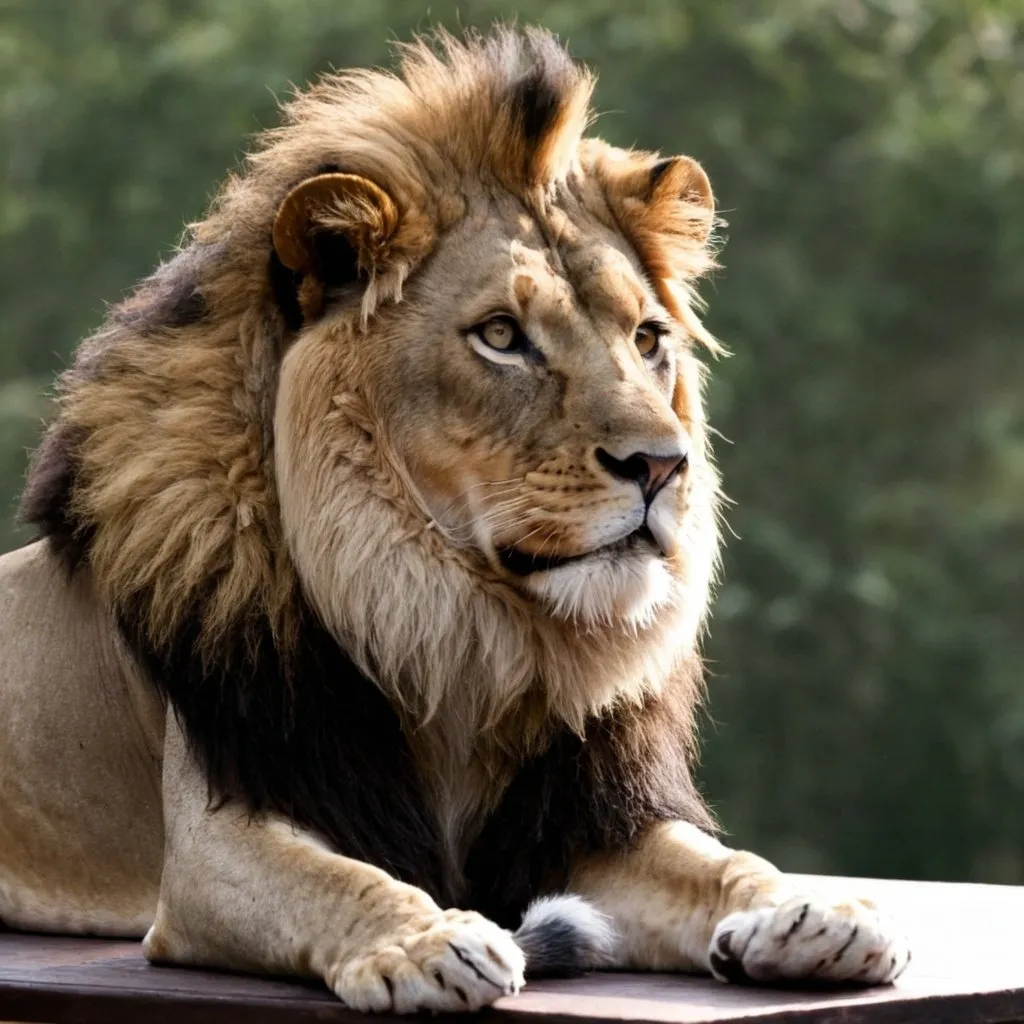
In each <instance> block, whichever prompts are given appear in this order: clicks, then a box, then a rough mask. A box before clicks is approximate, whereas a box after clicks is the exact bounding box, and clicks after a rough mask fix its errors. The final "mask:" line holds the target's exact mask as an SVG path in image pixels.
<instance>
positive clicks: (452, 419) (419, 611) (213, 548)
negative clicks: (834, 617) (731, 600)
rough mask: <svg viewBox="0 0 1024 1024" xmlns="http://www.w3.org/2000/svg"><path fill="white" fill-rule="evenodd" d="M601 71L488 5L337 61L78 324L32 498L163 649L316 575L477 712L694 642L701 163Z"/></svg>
mask: <svg viewBox="0 0 1024 1024" xmlns="http://www.w3.org/2000/svg"><path fill="white" fill-rule="evenodd" d="M591 87H592V81H591V79H590V77H589V76H588V74H587V73H586V72H585V71H583V70H582V69H580V68H579V67H578V66H576V65H575V64H574V63H573V62H572V61H571V60H570V59H569V58H568V57H567V56H566V54H565V53H564V51H563V50H562V49H561V48H560V47H559V46H558V45H557V44H556V43H555V42H554V41H553V40H552V39H551V38H550V37H549V36H547V35H546V34H544V33H541V32H531V33H527V34H526V35H525V36H521V35H519V34H517V33H514V32H512V31H506V30H503V31H499V32H497V33H495V34H493V35H491V36H489V37H487V38H475V37H473V38H470V39H468V40H467V41H465V42H460V41H456V40H455V39H453V38H451V37H449V36H446V35H440V36H438V37H437V38H436V39H435V40H434V41H433V42H432V43H428V42H418V43H416V44H414V45H412V46H410V47H408V48H406V49H404V51H403V53H402V61H401V68H400V73H399V74H398V75H397V76H391V75H387V74H384V73H380V72H348V73H342V74H338V75H332V76H329V77H327V78H325V79H324V80H323V81H321V82H320V83H319V84H318V85H316V86H315V87H313V88H312V89H311V90H309V91H308V92H306V93H305V94H303V95H300V96H299V97H298V98H297V99H295V100H294V101H293V102H292V103H291V104H290V105H289V106H288V107H287V108H286V112H285V113H286V119H285V124H284V126H283V127H281V128H279V129H277V130H274V131H271V132H269V133H267V134H266V135H265V137H264V138H263V139H262V140H261V143H260V145H259V147H258V149H257V151H256V152H255V154H254V155H253V156H251V157H250V158H249V160H248V162H247V165H246V167H245V168H244V173H242V174H240V175H239V176H237V177H233V178H232V179H231V180H230V181H229V182H228V184H227V186H226V187H225V189H224V190H223V192H222V193H221V195H220V197H219V198H218V200H217V201H216V203H215V204H214V207H213V209H212V211H211V212H210V214H209V216H208V217H207V218H206V219H205V220H203V221H201V222H200V223H198V224H195V225H193V227H192V229H191V236H190V239H189V242H188V245H187V246H186V247H185V248H184V249H183V251H182V252H181V253H180V254H179V255H178V256H177V257H175V258H174V259H173V260H171V261H170V262H169V263H168V264H166V265H165V266H164V267H163V268H161V270H159V271H158V272H157V273H156V274H155V275H154V276H153V277H152V278H150V279H149V280H148V281H146V282H144V283H143V284H142V285H141V286H140V288H139V289H138V290H137V292H136V293H135V294H134V295H133V296H132V297H131V298H130V299H128V300H127V301H126V302H125V303H123V304H121V305H120V306H119V307H116V308H115V309H114V310H113V311H112V314H111V316H110V318H109V320H108V323H107V324H106V325H105V327H104V328H103V329H102V330H101V331H100V332H99V333H98V334H97V335H96V336H95V337H94V338H93V339H91V340H90V341H89V342H88V343H86V344H85V345H84V346H83V347H82V349H81V350H80V354H79V357H78V360H77V362H76V365H75V367H74V368H73V369H72V370H71V371H70V372H69V373H68V374H67V375H65V378H64V381H63V385H62V389H61V397H60V415H59V418H58V421H57V423H56V424H55V426H54V427H53V428H52V430H51V432H50V433H49V435H48V437H47V439H46V440H45V441H44V444H43V446H42V448H41V451H40V454H39V456H38V457H37V460H36V464H35V467H34V470H33V475H32V478H31V479H30V484H29V489H28V492H27V496H26V509H27V511H28V514H29V517H30V518H32V519H34V520H36V521H37V522H40V523H41V524H42V525H43V526H44V529H45V530H46V531H47V532H48V533H50V535H51V536H52V537H53V538H54V541H55V542H56V543H58V544H63V545H64V547H65V550H67V551H68V552H69V553H70V554H71V555H72V557H73V558H84V559H85V560H86V561H87V562H88V564H89V566H90V567H91V571H92V573H93V574H94V576H95V579H96V581H97V584H98V587H99V589H100V592H101V593H102V594H103V595H104V597H105V599H106V600H107V601H109V602H110V604H111V606H112V607H113V608H114V609H115V610H116V611H117V613H118V614H119V615H120V616H121V617H122V619H123V618H124V617H125V616H129V617H131V618H132V619H133V621H135V622H136V624H137V626H138V628H139V629H141V631H142V635H144V636H145V637H146V639H147V642H148V643H151V644H152V645H153V647H154V648H155V649H157V650H159V649H161V648H162V647H170V646H173V645H175V644H177V643H180V642H181V641H180V637H181V635H182V631H183V630H185V629H186V627H187V628H188V629H189V630H192V631H193V632H194V635H195V637H196V639H195V643H196V644H197V645H198V646H199V648H200V649H201V650H202V651H203V652H204V657H205V658H206V659H207V660H210V659H215V658H216V656H217V651H218V650H219V648H220V647H221V646H223V645H224V644H225V643H226V638H227V637H231V636H236V635H250V634H252V635H255V634H256V633H258V632H259V630H260V629H262V628H263V627H264V626H266V627H267V629H268V630H269V633H268V635H270V636H272V638H273V643H274V644H275V645H277V646H279V647H280V648H281V649H282V650H285V649H287V648H288V646H289V644H293V643H297V642H300V641H299V640H297V639H296V635H295V631H296V629H297V626H296V622H298V621H299V619H300V618H301V616H299V615H298V614H297V613H296V607H297V605H298V604H299V603H301V602H302V601H308V602H309V604H310V605H311V606H312V608H313V609H314V610H315V612H316V615H317V616H318V617H319V619H320V620H321V621H322V623H323V624H324V625H325V626H326V627H327V629H328V630H329V631H330V632H331V633H332V634H333V635H334V636H335V638H336V639H337V640H338V641H339V642H340V643H341V644H342V645H343V647H344V648H345V649H346V650H347V651H349V652H350V653H351V655H352V656H353V657H354V658H355V659H356V660H357V662H358V663H359V664H360V666H361V667H362V668H363V669H364V670H365V671H366V672H367V673H368V674H370V675H371V676H373V677H374V678H376V679H377V681H378V683H379V684H380V685H381V686H382V688H383V689H385V690H386V691H387V692H389V693H391V694H392V695H393V696H394V697H395V698H396V699H397V702H398V704H400V705H401V706H402V707H404V708H405V709H407V711H409V712H410V713H411V714H413V715H414V716H415V717H416V718H417V719H419V720H422V719H424V718H427V717H429V716H430V715H431V714H432V713H434V712H435V711H436V710H437V709H438V707H439V706H441V705H442V704H443V703H444V702H445V701H450V700H452V699H455V698H453V697H452V692H453V689H460V688H461V691H462V692H461V693H460V695H459V696H458V698H457V699H458V700H459V701H460V702H462V704H464V705H466V706H472V708H473V714H474V715H475V716H476V718H477V721H478V722H480V721H486V722H490V723H494V722H496V721H497V720H498V719H500V718H501V716H502V714H503V713H504V712H505V711H506V710H507V709H508V708H509V707H510V706H512V705H513V704H514V703H515V702H516V701H517V700H518V699H519V698H521V697H523V696H524V695H526V694H534V695H536V694H537V692H538V691H540V692H542V693H543V700H542V703H543V704H544V706H545V707H546V708H548V709H549V710H554V711H556V712H558V713H559V714H560V715H561V717H562V718H563V719H565V720H567V721H580V720H582V717H583V716H584V715H585V714H587V713H589V712H591V711H593V710H594V709H595V708H600V707H604V706H607V705H608V703H609V702H610V701H612V700H614V699H615V698H616V697H617V696H620V695H622V694H628V695H632V696H636V695H638V694H640V693H643V692H651V691H656V690H657V689H658V688H659V687H660V685H661V683H662V682H663V680H664V679H665V678H667V677H668V676H669V675H671V674H672V673H673V672H674V671H678V670H679V669H680V665H682V664H684V663H689V662H690V661H691V660H692V657H693V654H694V649H695V643H696V636H697V632H698V629H699V624H700V622H701V619H702V616H703V614H704V610H705V606H706V603H707V597H708V588H709V583H710V577H711V573H712V568H713V563H714V559H715V551H716V536H715V522H714V499H715V491H716V479H715V475H714V472H713V470H712V468H711V465H710V461H709V453H708V442H707V432H706V428H705V423H704V416H703V412H702V405H701V394H700V391H701V377H702V373H701V367H700V364H699V362H698V359H697V357H696V354H695V352H694V346H700V345H703V346H705V347H711V348H713V347H714V344H713V342H712V341H711V339H710V338H709V337H708V335H707V334H706V332H705V331H704V330H703V328H702V327H701V325H700V322H699V321H698V319H697V317H696V315H695V313H694V310H693V305H694V298H693V293H692V290H691V287H692V283H693V281H694V280H695V279H696V278H697V277H698V276H699V275H700V274H702V273H703V272H705V271H706V270H707V269H708V268H709V267H710V266H711V262H712V261H711V257H710V254H709V250H708V238H709V233H710V229H711V225H712V220H713V204H712V197H711V190H710V186H709V184H708V180H707V178H706V176H705V174H704V172H703V171H702V170H701V169H700V167H699V166H698V165H697V164H696V163H694V162H693V161H692V160H689V159H687V158H686V157H677V158H671V159H662V158H660V157H659V156H657V155H655V154H651V153H645V152H633V151H624V150H620V149H615V148H613V147H611V146H608V145H606V144H604V143H603V142H600V141H599V140H596V139H585V138H584V137H583V132H584V129H585V128H586V125H587V121H588V117H589V114H588V109H589V99H590V93H591ZM189 635H190V636H192V635H193V633H189ZM253 642H255V641H253ZM261 642H264V643H265V642H266V641H265V640H264V641H261ZM467 690H471V691H472V692H466V691H467Z"/></svg>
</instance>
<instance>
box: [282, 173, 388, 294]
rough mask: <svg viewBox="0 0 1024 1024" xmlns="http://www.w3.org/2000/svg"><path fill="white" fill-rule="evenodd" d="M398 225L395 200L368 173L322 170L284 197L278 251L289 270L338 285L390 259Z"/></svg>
mask: <svg viewBox="0 0 1024 1024" xmlns="http://www.w3.org/2000/svg"><path fill="white" fill-rule="evenodd" d="M398 224H399V216H398V207H397V206H396V205H395V202H394V200H393V199H392V198H391V196H389V195H388V194H387V193H386V192H385V191H384V190H383V189H382V188H381V187H380V186H379V185H376V184H374V183H373V182H372V181H370V180H369V179H368V178H364V177H362V176H360V175H358V174H340V173H331V174H318V175H316V176H315V177H313V178H307V179H306V180H305V181H303V182H301V183H300V184H298V185H296V186H295V188H293V189H292V190H291V192H289V193H288V195H286V196H285V197H284V201H283V202H282V203H281V206H280V208H279V209H278V211H277V217H276V218H275V220H274V234H273V238H274V251H275V252H276V253H277V258H278V259H279V260H280V261H281V263H283V264H284V266H285V267H287V268H288V269H289V270H292V271H295V272H297V273H299V274H302V275H309V276H312V277H314V278H316V279H317V280H318V281H320V282H321V283H323V284H339V283H343V282H344V281H346V280H352V279H354V278H355V277H356V276H358V275H359V274H360V273H363V274H367V275H373V274H375V273H376V272H377V271H378V270H379V269H381V268H382V267H383V266H384V265H385V264H386V263H387V261H388V257H389V255H390V250H391V246H392V242H393V240H394V237H395V233H396V232H397V230H398Z"/></svg>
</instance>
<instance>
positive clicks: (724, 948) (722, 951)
mask: <svg viewBox="0 0 1024 1024" xmlns="http://www.w3.org/2000/svg"><path fill="white" fill-rule="evenodd" d="M731 941H732V932H722V933H721V935H719V936H718V938H717V939H716V940H715V952H716V953H717V954H718V955H719V956H724V957H727V958H730V959H731V957H732V950H731V949H730V948H729V943H730V942H731Z"/></svg>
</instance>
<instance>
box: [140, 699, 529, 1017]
mask: <svg viewBox="0 0 1024 1024" xmlns="http://www.w3.org/2000/svg"><path fill="white" fill-rule="evenodd" d="M164 802H165V812H164V813H165V820H166V829H167V841H166V842H167V846H166V854H165V858H164V870H163V878H162V880H161V888H160V902H159V905H158V908H157V915H156V920H155V922H154V924H153V926H152V928H151V929H150V931H149V934H148V935H147V936H146V939H145V946H144V948H145V952H146V955H147V956H148V957H149V958H150V959H151V960H155V961H164V962H171V963H184V964H197V965H206V966H213V967H225V968H233V969H236V970H248V971H260V972H268V973H278V974H304V975H315V976H319V977H321V978H323V979H324V981H326V983H327V984H328V985H329V986H330V987H331V989H333V990H334V992H335V993H337V995H338V996H339V997H340V998H341V999H342V1000H344V1002H345V1003H347V1004H348V1005H349V1006H351V1007H353V1008H355V1009H359V1010H375V1011H391V1012H397V1013H412V1012H416V1011H419V1010H434V1011H457V1010H475V1009H479V1008H480V1007H481V1006H484V1005H486V1004H488V1003H491V1002H493V1001H494V1000H495V999H497V998H498V997H499V996H502V995H507V994H510V993H513V992H515V991H517V990H518V989H519V987H520V986H521V985H522V984H523V969H524V962H523V954H522V952H521V951H520V950H519V947H518V946H517V945H516V944H515V942H514V941H513V939H512V936H511V935H510V934H509V933H508V932H507V931H504V930H503V929H501V928H499V927H498V926H497V925H496V924H494V923H492V922H491V921H488V920H487V919H486V918H484V917H481V916H480V915H479V914H475V913H471V912H463V911H453V910H448V911H444V910H442V909H441V908H440V907H438V905H437V904H436V903H435V902H434V901H433V900H432V899H431V898H430V897H429V896H428V895H427V894H426V893H425V892H423V891H422V890H420V889H417V888H415V887H414V886H410V885H405V884H403V883H401V882H399V881H397V880H396V879H394V878H392V877H391V876H390V875H388V874H387V873H386V872H384V871H381V870H379V869H378V868H375V867H372V866H371V865H369V864H365V863H363V862H361V861H356V860H352V859H350V858H347V857H340V856H338V855H336V854H334V853H331V852H330V851H329V850H328V849H327V848H326V847H324V846H323V845H322V844H321V843H319V842H318V841H316V840H315V839H314V838H311V837H309V836H305V835H303V834H302V833H300V832H297V831H296V830H294V829H293V828H292V827H291V826H290V825H288V824H287V823H286V822H284V821H281V820H275V819H272V818H269V817H262V818H257V819H255V820H252V819H250V817H249V815H247V814H246V812H245V811H244V810H243V809H241V808H239V807H237V806H232V805H227V806H224V807H221V808H220V809H217V810H210V809H209V807H208V805H207V791H206V784H205V781H204V780H203V778H202V776H201V774H200V772H199V770H198V768H197V767H196V765H195V764H194V762H193V761H192V759H191V757H190V756H189V755H188V754H187V753H186V751H185V748H184V743H183V741H182V737H181V733H180V731H179V729H178V727H177V725H176V723H175V721H174V718H173V716H170V717H169V719H168V728H167V742H166V747H165V761H164Z"/></svg>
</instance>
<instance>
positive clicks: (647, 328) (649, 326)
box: [633, 322, 665, 359]
mask: <svg viewBox="0 0 1024 1024" xmlns="http://www.w3.org/2000/svg"><path fill="white" fill-rule="evenodd" d="M664 332H665V331H664V328H663V327H662V326H661V324H656V323H653V322H648V323H644V324H641V325H640V326H639V327H638V328H637V329H636V334H635V335H634V336H633V342H634V344H635V345H636V348H637V351H638V352H639V353H640V355H642V356H643V357H644V359H654V358H656V357H657V355H658V353H659V351H660V350H661V336H662V334H664Z"/></svg>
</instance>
